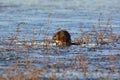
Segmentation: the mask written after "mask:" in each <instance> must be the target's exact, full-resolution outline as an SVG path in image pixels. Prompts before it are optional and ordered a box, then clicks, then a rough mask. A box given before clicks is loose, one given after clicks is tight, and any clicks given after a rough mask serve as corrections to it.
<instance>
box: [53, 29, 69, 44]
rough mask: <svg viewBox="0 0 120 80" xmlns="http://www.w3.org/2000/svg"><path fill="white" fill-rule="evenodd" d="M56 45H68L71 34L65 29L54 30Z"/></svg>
mask: <svg viewBox="0 0 120 80" xmlns="http://www.w3.org/2000/svg"><path fill="white" fill-rule="evenodd" d="M52 39H53V40H55V41H56V44H57V45H58V46H69V45H71V36H70V34H69V33H68V31H66V30H60V31H58V32H56V33H55V34H54V35H53V37H52Z"/></svg>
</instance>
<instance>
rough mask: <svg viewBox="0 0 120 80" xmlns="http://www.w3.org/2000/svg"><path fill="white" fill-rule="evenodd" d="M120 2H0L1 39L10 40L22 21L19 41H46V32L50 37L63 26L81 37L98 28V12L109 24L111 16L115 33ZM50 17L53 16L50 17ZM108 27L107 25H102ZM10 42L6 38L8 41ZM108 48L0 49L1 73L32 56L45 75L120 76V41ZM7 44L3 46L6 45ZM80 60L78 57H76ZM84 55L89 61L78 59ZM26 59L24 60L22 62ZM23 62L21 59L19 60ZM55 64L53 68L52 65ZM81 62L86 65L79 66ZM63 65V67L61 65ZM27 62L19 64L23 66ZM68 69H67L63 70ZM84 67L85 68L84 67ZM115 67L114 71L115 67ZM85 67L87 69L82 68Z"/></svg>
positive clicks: (118, 27)
mask: <svg viewBox="0 0 120 80" xmlns="http://www.w3.org/2000/svg"><path fill="white" fill-rule="evenodd" d="M119 3H120V1H119V0H110V1H107V0H92V1H88V0H61V1H57V0H51V1H49V0H44V1H43V0H29V1H28V0H20V1H16V0H5V1H0V39H1V43H2V41H3V40H6V39H9V38H10V37H11V35H15V34H17V33H16V28H17V25H18V24H19V23H21V22H24V23H25V24H22V25H20V27H19V28H20V29H19V30H20V32H19V36H18V40H20V41H21V40H26V41H30V40H31V39H32V38H33V34H34V39H35V40H41V41H42V40H44V37H45V33H48V35H47V36H48V38H50V39H51V37H52V35H53V34H54V33H55V32H56V31H57V30H58V29H60V28H62V29H66V30H68V31H69V32H70V34H71V36H72V40H74V38H76V37H78V36H80V35H81V34H80V33H81V32H80V29H81V28H82V29H83V31H88V30H90V29H91V30H92V28H93V25H95V27H96V29H98V28H99V25H98V24H99V21H98V18H99V15H100V13H102V16H101V21H100V22H101V25H106V24H107V20H108V18H109V17H110V18H111V19H110V24H111V25H112V28H113V32H114V33H115V34H117V35H119V34H120V5H119ZM49 16H50V17H49ZM103 27H105V26H103ZM6 41H7V40H6ZM116 45H117V46H116V47H114V46H112V47H111V46H108V45H107V46H108V48H106V49H105V48H104V46H103V48H101V49H97V50H96V51H89V50H88V49H87V48H81V47H80V46H70V47H54V46H53V47H52V46H48V47H45V48H43V47H41V46H38V47H39V49H37V50H33V49H32V48H29V50H28V52H26V50H24V48H23V47H21V46H20V48H21V50H18V51H17V50H14V51H8V52H0V72H1V74H5V68H6V67H10V65H11V64H13V63H14V62H16V61H17V60H19V59H23V60H26V57H27V55H29V60H30V61H31V65H35V66H36V67H37V68H40V67H44V68H46V71H44V72H43V73H41V74H40V75H42V76H43V77H44V78H47V77H50V76H53V75H51V73H55V75H56V76H57V77H58V78H59V79H63V80H64V79H67V78H68V79H71V80H73V79H77V78H78V79H81V80H86V79H102V78H104V79H116V80H117V79H120V62H119V61H120V44H116ZM6 47H8V45H7V46H6V45H5V46H3V45H1V48H6ZM76 57H77V59H78V60H75V59H74V58H76ZM79 58H81V59H82V58H85V59H86V60H84V59H83V60H79ZM23 62H24V61H23ZM20 63H22V62H20ZM53 64H54V65H55V67H54V68H52V67H51V66H52V65H53ZM81 64H85V65H82V66H84V67H80V65H81ZM61 65H63V66H61ZM23 66H24V65H20V66H19V68H20V69H21V68H22V67H23ZM64 68H65V69H64ZM83 68H85V69H83ZM112 68H113V69H114V70H112ZM82 70H85V71H82Z"/></svg>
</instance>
